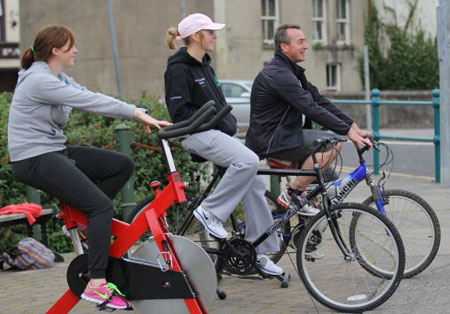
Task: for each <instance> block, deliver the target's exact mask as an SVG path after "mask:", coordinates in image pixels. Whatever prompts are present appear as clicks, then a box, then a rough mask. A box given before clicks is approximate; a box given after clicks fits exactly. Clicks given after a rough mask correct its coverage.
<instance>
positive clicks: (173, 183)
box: [47, 102, 231, 314]
mask: <svg viewBox="0 0 450 314" xmlns="http://www.w3.org/2000/svg"><path fill="white" fill-rule="evenodd" d="M213 104H214V102H209V103H207V104H205V105H204V106H203V107H201V108H200V109H199V110H198V111H197V112H196V114H194V115H193V116H192V117H191V118H190V119H188V120H186V121H183V122H180V123H177V124H173V125H171V126H168V127H165V128H163V129H161V130H160V131H159V132H158V137H159V140H160V145H161V148H162V151H163V155H164V159H165V161H166V165H167V169H168V172H169V173H168V180H169V184H168V185H167V186H166V187H165V189H164V190H162V191H160V193H158V195H155V198H154V200H153V202H152V203H151V204H149V206H148V207H147V208H146V209H145V210H144V211H143V212H142V213H141V215H139V217H137V218H136V219H135V221H133V223H131V224H127V223H125V222H122V221H120V220H117V219H114V220H113V222H112V236H114V237H115V238H114V240H113V242H112V244H111V247H110V250H109V256H110V257H109V261H108V269H107V271H106V278H107V280H108V281H110V282H114V283H115V284H116V285H117V287H118V288H119V289H120V290H121V291H122V292H123V293H124V294H125V297H126V298H127V299H128V300H130V301H131V304H132V307H133V309H134V310H136V311H137V312H138V313H161V312H166V313H180V312H183V313H184V312H186V311H188V312H189V313H207V309H208V308H209V307H210V306H211V304H212V301H213V300H214V291H215V290H216V287H217V279H216V272H215V269H214V266H213V264H212V262H211V260H210V258H209V256H208V255H207V254H206V252H205V251H204V250H203V249H202V248H201V247H199V246H198V245H197V244H195V243H194V242H193V241H191V240H189V239H187V238H185V237H182V236H178V235H173V234H171V233H170V231H169V229H168V226H167V224H166V219H165V217H166V211H167V209H168V208H169V207H170V206H171V205H172V204H174V203H182V202H185V201H186V198H185V194H184V189H185V187H186V185H185V183H184V182H182V181H181V178H180V175H179V173H178V172H177V171H176V168H175V164H174V162H173V158H172V155H171V151H170V147H169V142H168V139H169V138H175V137H179V136H183V135H187V134H193V133H196V132H201V131H205V130H207V129H210V128H212V127H214V126H215V124H216V123H217V122H218V121H219V120H220V119H222V118H223V117H224V116H225V115H226V114H227V113H228V112H229V111H230V110H231V107H230V106H228V107H226V108H224V109H223V110H221V112H219V113H218V114H217V115H216V116H215V117H214V118H213V119H211V116H212V115H213V114H214V113H215V109H214V108H213ZM209 120H210V121H209ZM206 121H209V122H206ZM61 207H62V211H61V212H60V214H59V217H60V218H62V219H64V221H65V223H66V228H67V230H68V232H69V234H70V236H71V238H72V241H73V244H74V248H75V252H76V255H77V257H76V258H75V259H74V260H73V261H72V262H71V263H70V265H69V267H68V270H67V281H68V285H69V289H68V290H67V291H66V292H65V293H64V294H63V295H62V296H61V297H60V298H59V299H58V300H57V301H56V303H55V304H54V305H53V306H52V307H51V308H50V309H49V310H48V312H47V313H51V314H60V313H68V312H69V311H70V310H71V309H72V308H73V307H74V306H75V305H76V304H77V303H78V301H79V300H80V295H81V294H82V292H83V291H84V289H85V287H86V285H87V283H88V281H89V272H88V256H87V254H84V248H83V246H82V242H81V241H80V237H79V232H78V230H77V227H78V225H79V224H81V225H86V223H87V218H86V216H85V215H84V214H83V213H82V212H81V211H79V210H77V209H76V208H73V207H71V206H68V205H66V204H62V205H61ZM147 230H150V231H151V233H152V235H153V237H151V238H149V239H148V240H147V241H145V242H144V243H142V244H140V245H139V247H138V248H137V249H136V250H134V251H133V252H132V253H130V252H131V251H130V248H131V246H132V245H133V244H134V243H136V241H137V240H138V239H139V238H140V237H141V235H142V234H144V233H145V232H146V231H147ZM129 253H130V254H129ZM105 305H106V304H102V305H101V306H100V307H99V308H100V309H101V310H103V309H105Z"/></svg>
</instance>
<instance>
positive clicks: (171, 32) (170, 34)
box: [166, 27, 179, 50]
mask: <svg viewBox="0 0 450 314" xmlns="http://www.w3.org/2000/svg"><path fill="white" fill-rule="evenodd" d="M177 36H179V33H178V29H177V28H175V27H171V28H169V29H168V30H167V36H166V44H167V46H168V47H169V49H170V50H173V49H175V48H176V47H177V46H176V45H175V43H174V41H175V39H176V38H177Z"/></svg>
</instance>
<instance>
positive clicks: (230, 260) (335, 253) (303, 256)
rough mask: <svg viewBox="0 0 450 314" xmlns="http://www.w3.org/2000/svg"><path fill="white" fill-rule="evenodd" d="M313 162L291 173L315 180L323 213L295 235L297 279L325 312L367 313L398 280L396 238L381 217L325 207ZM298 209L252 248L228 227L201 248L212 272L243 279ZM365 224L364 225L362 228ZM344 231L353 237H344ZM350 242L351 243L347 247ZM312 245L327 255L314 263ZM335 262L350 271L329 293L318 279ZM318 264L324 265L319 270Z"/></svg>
mask: <svg viewBox="0 0 450 314" xmlns="http://www.w3.org/2000/svg"><path fill="white" fill-rule="evenodd" d="M328 140H329V139H327V140H322V141H318V142H317V143H316V149H315V151H319V150H320V149H321V147H322V146H324V145H326V144H327V141H328ZM333 141H334V142H333V144H336V143H337V142H338V141H339V140H338V139H335V138H334V139H333ZM313 161H314V164H315V167H314V170H296V174H297V175H305V176H315V177H316V178H317V180H318V182H319V187H318V188H317V189H316V190H315V191H314V193H316V192H320V193H321V195H322V198H323V204H324V211H322V212H321V213H319V214H318V215H316V216H315V217H314V218H312V220H311V222H310V223H308V224H306V225H305V226H304V228H303V230H302V231H301V236H300V238H299V239H300V241H299V242H298V245H299V250H298V251H297V266H298V269H299V271H300V278H301V279H302V281H303V283H304V285H305V287H306V288H307V290H308V291H309V293H311V295H312V296H313V297H314V298H315V299H316V300H318V301H319V302H321V303H322V304H324V305H325V306H327V307H329V308H331V309H334V310H338V311H347V312H361V311H364V310H369V309H373V308H375V307H377V306H379V305H380V304H382V303H384V302H385V301H386V300H388V299H389V297H390V296H391V295H392V294H393V293H394V292H395V290H396V288H397V287H398V284H399V283H400V280H401V277H402V275H403V269H404V263H405V256H404V248H403V244H402V241H401V238H400V235H399V233H398V231H397V230H396V228H395V226H394V225H393V224H392V223H391V222H390V221H389V220H388V219H387V218H386V217H385V216H383V215H382V214H380V213H378V212H377V211H375V210H374V209H371V208H370V207H368V206H366V205H363V204H356V203H348V204H340V205H338V206H335V207H331V202H330V201H329V199H328V196H327V191H326V186H325V183H324V181H323V178H322V172H321V170H320V166H319V164H318V163H317V159H316V156H315V153H314V154H313ZM258 173H260V174H273V173H277V174H279V175H290V174H292V171H291V170H284V169H260V170H259V171H258ZM314 193H308V195H306V199H305V202H306V201H307V200H309V199H311V197H313V194H314ZM302 205H304V204H299V206H294V207H291V208H290V209H288V210H287V211H285V212H284V214H283V215H282V217H281V218H279V219H278V220H277V221H276V222H275V223H274V224H273V225H272V226H271V227H269V228H268V229H267V230H266V232H265V233H263V234H262V235H261V236H260V237H258V238H257V239H256V240H255V241H253V242H252V243H250V242H248V241H246V240H245V239H244V234H243V233H242V232H239V228H238V226H236V225H234V226H233V228H234V229H235V230H238V231H237V232H235V233H234V234H233V236H232V237H231V239H230V240H217V243H218V247H206V248H205V250H206V252H207V253H208V254H210V255H212V256H214V255H216V256H217V258H216V264H217V265H219V266H217V265H216V267H218V268H219V269H220V268H222V267H223V268H224V269H226V270H227V271H229V272H230V273H232V274H238V275H247V274H249V273H251V272H252V271H254V270H255V268H256V266H255V263H256V252H255V247H257V246H258V245H259V244H260V243H262V242H263V241H264V240H265V239H266V238H267V237H268V236H270V235H271V234H273V233H274V232H277V230H282V228H283V227H284V226H285V225H287V224H288V223H289V221H290V219H291V218H292V217H293V216H294V215H297V213H298V211H299V210H298V208H301V207H302ZM136 209H137V208H136ZM137 212H138V210H136V213H137ZM355 215H358V224H355V225H354V228H352V229H351V230H350V226H351V221H352V218H353V217H354V216H355ZM131 218H132V217H131ZM366 221H369V223H367V224H363V223H364V222H366ZM324 226H327V228H324ZM346 229H347V230H346ZM319 230H320V231H319ZM350 232H352V233H354V234H353V235H350ZM350 237H352V238H353V240H354V241H353V243H352V244H351V245H350V240H349V238H350ZM368 239H370V241H368ZM283 241H284V240H283ZM318 246H321V248H322V250H326V251H327V254H326V256H327V258H325V259H323V260H318V259H313V258H310V257H309V253H310V252H311V251H313V250H314V249H315V248H317V247H318ZM371 247H372V249H373V250H375V252H372V253H373V254H369V253H370V252H371V251H372V249H371ZM328 250H330V251H329V252H328ZM369 258H370V259H369ZM330 262H331V264H330ZM339 262H342V263H344V266H346V267H345V268H342V270H341V271H344V270H348V269H349V268H351V271H348V272H346V274H347V276H342V275H340V276H339V277H337V278H333V282H334V283H338V284H339V289H336V287H333V289H329V287H330V285H327V284H325V285H323V282H322V281H323V280H324V281H325V282H328V281H329V278H328V277H326V278H324V276H323V275H324V274H329V272H330V271H331V270H334V269H338V268H337V267H336V263H339ZM322 265H325V266H324V267H323V268H322ZM316 266H321V267H319V269H320V271H319V272H316V271H315V268H316ZM348 278H350V280H348ZM356 281H357V284H355V283H356ZM361 287H364V288H363V290H360V288H361ZM364 289H365V290H364Z"/></svg>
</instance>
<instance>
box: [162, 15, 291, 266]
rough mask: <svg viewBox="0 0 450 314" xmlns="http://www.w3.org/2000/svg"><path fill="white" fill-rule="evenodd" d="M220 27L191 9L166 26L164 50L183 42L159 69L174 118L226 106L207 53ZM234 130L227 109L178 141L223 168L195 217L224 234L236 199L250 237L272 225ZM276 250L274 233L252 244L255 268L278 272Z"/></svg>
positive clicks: (251, 157)
mask: <svg viewBox="0 0 450 314" xmlns="http://www.w3.org/2000/svg"><path fill="white" fill-rule="evenodd" d="M224 26H225V24H219V23H214V22H213V21H212V20H211V19H210V18H209V17H208V16H206V15H204V14H200V13H196V14H191V15H189V16H187V17H186V18H184V19H183V20H182V21H181V22H180V23H179V24H178V28H175V27H172V28H170V29H169V30H168V35H167V38H166V43H167V45H168V46H169V48H170V49H175V44H174V40H175V39H180V40H182V41H183V43H184V44H185V46H186V47H182V48H180V49H179V50H178V51H177V52H176V53H175V54H174V55H173V56H171V57H169V59H168V63H167V70H166V72H165V74H164V81H165V89H166V96H165V98H166V104H167V108H168V110H169V113H170V116H171V118H172V121H173V122H174V123H176V122H180V121H183V120H186V119H188V118H189V117H190V116H192V114H194V113H195V112H196V111H197V110H198V109H199V108H200V107H201V106H202V105H203V104H205V103H206V102H207V101H209V100H214V101H215V105H216V107H217V109H218V111H219V110H220V109H221V108H223V107H224V106H226V101H225V97H224V95H223V94H222V91H221V89H220V87H219V81H218V80H217V77H216V75H215V73H214V70H213V68H212V67H211V66H210V62H211V58H210V56H209V55H208V53H207V52H210V51H213V50H214V44H215V42H216V39H217V36H216V34H215V32H214V31H216V30H220V29H222V28H223V27H224ZM235 133H236V118H235V117H234V116H233V115H232V114H231V113H230V114H228V115H227V116H226V117H225V118H224V119H223V121H222V122H221V123H220V124H219V125H218V126H217V127H216V129H214V130H209V131H205V132H201V133H198V134H194V135H191V136H189V137H188V138H186V139H185V140H183V142H182V145H183V147H184V148H186V149H187V150H188V151H190V152H192V153H194V154H196V155H199V156H201V157H203V158H204V159H207V160H210V161H212V162H213V163H215V164H216V165H219V166H222V167H225V168H227V171H226V172H225V175H224V176H223V178H222V180H221V181H220V183H219V185H218V186H217V187H216V189H215V191H214V192H213V193H212V194H211V195H210V196H209V197H208V198H206V199H205V200H204V201H203V202H202V204H201V205H200V206H199V207H198V208H197V209H196V210H195V211H194V215H195V217H196V218H197V219H198V220H199V221H200V222H201V223H202V224H203V225H204V226H205V228H206V229H207V230H208V231H209V233H211V234H212V235H213V236H215V237H216V238H226V237H227V235H228V234H227V231H226V230H225V229H224V228H223V222H224V221H225V220H226V219H227V218H228V216H229V215H230V214H231V213H232V212H233V210H234V209H235V208H236V206H237V205H238V204H239V202H241V201H242V202H243V204H244V208H245V218H246V223H247V229H246V239H247V240H248V241H253V240H255V239H256V238H257V237H258V236H259V235H260V234H262V233H263V232H264V231H265V230H266V229H267V228H268V227H269V226H271V225H272V224H273V219H272V215H271V213H270V210H269V208H268V205H267V202H266V200H265V197H264V192H265V184H264V181H263V179H262V178H261V177H260V176H257V175H256V172H257V170H258V166H259V158H258V156H257V155H256V154H255V153H253V152H252V151H251V150H250V149H248V148H247V147H245V146H244V145H243V144H242V143H241V142H240V141H239V140H237V139H236V138H233V135H234V134H235ZM278 250H279V243H278V239H277V236H276V233H273V234H272V235H271V236H270V237H269V238H267V239H266V240H265V241H264V242H263V243H261V244H260V245H259V246H258V247H257V248H256V251H257V266H258V267H259V268H260V270H261V271H263V272H265V273H267V274H269V275H281V274H282V273H283V270H282V269H281V268H280V267H278V266H277V265H275V264H274V263H273V262H272V261H271V260H270V259H269V258H268V257H267V256H266V255H265V254H266V253H267V252H277V251H278Z"/></svg>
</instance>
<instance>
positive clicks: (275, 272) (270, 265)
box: [256, 254, 283, 276]
mask: <svg viewBox="0 0 450 314" xmlns="http://www.w3.org/2000/svg"><path fill="white" fill-rule="evenodd" d="M256 266H257V267H258V268H259V270H261V271H262V272H263V273H266V274H268V275H272V276H279V275H281V274H283V269H282V268H281V267H278V266H277V265H275V263H274V262H273V261H272V260H271V259H270V258H269V257H267V255H264V254H259V255H257V256H256Z"/></svg>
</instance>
